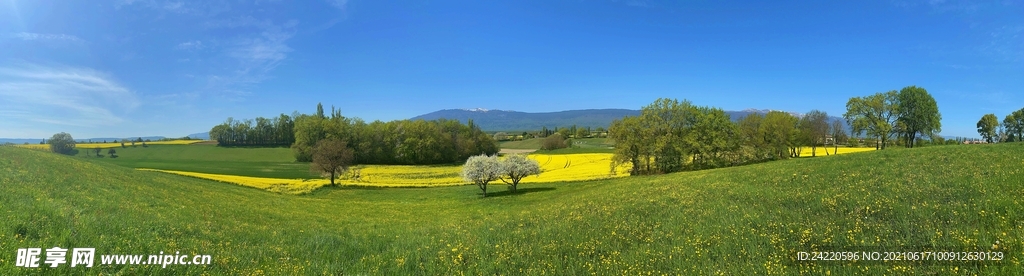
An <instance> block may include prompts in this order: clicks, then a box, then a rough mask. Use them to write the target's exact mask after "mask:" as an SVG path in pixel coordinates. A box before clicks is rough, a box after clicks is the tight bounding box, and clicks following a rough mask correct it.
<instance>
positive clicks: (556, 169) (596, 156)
mask: <svg viewBox="0 0 1024 276" xmlns="http://www.w3.org/2000/svg"><path fill="white" fill-rule="evenodd" d="M529 157H530V158H531V159H534V160H537V162H539V163H540V169H541V173H540V175H536V176H528V177H526V178H523V182H522V183H542V182H560V181H577V180H594V179H602V178H611V177H621V176H627V175H629V166H628V165H624V166H619V167H618V168H616V171H615V173H612V171H611V164H612V154H611V153H582V154H531V155H530V156H529ZM499 182H500V181H499Z"/></svg>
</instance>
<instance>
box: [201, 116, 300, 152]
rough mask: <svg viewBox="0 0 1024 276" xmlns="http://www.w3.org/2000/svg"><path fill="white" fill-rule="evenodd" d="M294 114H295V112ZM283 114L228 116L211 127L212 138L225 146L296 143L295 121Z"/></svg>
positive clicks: (285, 144)
mask: <svg viewBox="0 0 1024 276" xmlns="http://www.w3.org/2000/svg"><path fill="white" fill-rule="evenodd" d="M293 115H294V114H293ZM292 118H293V117H292V116H288V115H285V114H281V116H278V117H277V118H263V117H256V119H255V120H235V119H233V118H230V117H229V118H228V119H227V120H226V121H224V123H222V124H219V125H216V126H214V127H213V129H210V139H211V140H217V143H218V144H219V145H224V146H237V145H249V146H275V145H283V146H287V145H291V144H292V143H295V131H294V127H295V121H293V119H292Z"/></svg>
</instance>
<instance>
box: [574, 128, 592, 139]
mask: <svg viewBox="0 0 1024 276" xmlns="http://www.w3.org/2000/svg"><path fill="white" fill-rule="evenodd" d="M589 136H590V131H589V130H587V129H585V128H582V127H581V128H576V139H581V138H587V137H589Z"/></svg>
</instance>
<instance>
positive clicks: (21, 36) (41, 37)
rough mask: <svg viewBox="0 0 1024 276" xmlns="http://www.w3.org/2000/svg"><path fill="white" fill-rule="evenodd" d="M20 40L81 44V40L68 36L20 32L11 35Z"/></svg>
mask: <svg viewBox="0 0 1024 276" xmlns="http://www.w3.org/2000/svg"><path fill="white" fill-rule="evenodd" d="M13 36H14V37H16V38H19V39H21V40H26V41H28V40H40V41H67V42H83V40H82V39H80V38H78V37H77V36H73V35H68V34H39V33H26V32H20V33H15V34H14V35H13Z"/></svg>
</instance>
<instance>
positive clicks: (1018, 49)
mask: <svg viewBox="0 0 1024 276" xmlns="http://www.w3.org/2000/svg"><path fill="white" fill-rule="evenodd" d="M989 35H990V37H991V40H989V41H988V43H987V44H985V45H982V46H981V47H979V50H980V51H981V52H982V53H984V54H985V55H988V56H990V57H993V58H995V59H997V60H1001V61H1005V62H1021V61H1024V25H1018V26H1002V27H1000V28H997V29H994V30H992V31H991V32H990V33H989Z"/></svg>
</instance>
